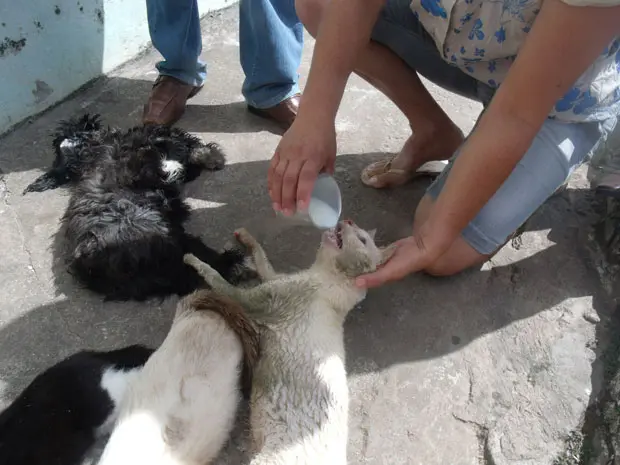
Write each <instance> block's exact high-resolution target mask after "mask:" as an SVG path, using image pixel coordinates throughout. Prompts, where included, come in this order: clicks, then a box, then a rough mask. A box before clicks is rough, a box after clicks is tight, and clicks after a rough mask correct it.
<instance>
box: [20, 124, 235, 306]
mask: <svg viewBox="0 0 620 465" xmlns="http://www.w3.org/2000/svg"><path fill="white" fill-rule="evenodd" d="M53 146H54V151H55V153H56V158H55V160H54V163H53V165H52V167H51V169H50V170H49V171H48V172H47V173H45V174H43V175H41V176H40V177H39V178H38V179H36V180H35V181H34V182H33V183H32V184H30V185H29V186H28V187H27V188H26V189H25V190H24V194H25V193H27V192H41V191H45V190H48V189H54V188H56V187H59V186H61V185H64V184H70V185H71V197H70V200H69V205H68V207H67V210H66V211H65V214H64V215H63V218H62V229H61V232H60V233H59V234H61V235H62V238H63V250H62V254H63V255H64V258H65V259H66V261H67V264H68V268H69V271H70V273H71V274H72V275H73V276H74V277H75V278H77V280H78V281H79V282H80V283H81V284H83V285H84V286H86V287H87V288H88V289H90V290H91V291H94V292H97V293H99V294H102V295H103V296H104V297H105V299H106V300H138V301H142V300H146V299H149V298H151V297H160V298H165V297H168V296H169V295H171V294H178V295H186V294H189V293H191V292H192V291H194V290H196V289H197V288H198V287H199V285H201V284H202V283H203V281H202V279H201V278H200V277H199V276H198V275H197V274H196V272H195V271H194V270H193V269H191V268H190V267H188V266H186V265H185V264H184V263H183V255H184V254H186V253H193V254H195V255H197V256H199V257H200V258H201V260H204V261H206V262H207V263H210V264H211V265H212V266H213V267H214V268H215V269H217V270H218V271H219V272H220V273H222V274H223V276H225V277H226V279H230V280H232V281H233V282H237V280H238V279H242V276H243V275H244V273H245V272H246V270H245V268H244V267H243V265H242V262H243V254H241V253H239V251H236V250H226V251H224V252H223V253H219V252H218V251H216V250H214V249H212V248H210V247H207V246H206V245H205V244H204V243H203V242H202V241H201V240H200V239H199V238H198V237H195V236H192V235H191V234H188V233H187V232H186V231H185V228H184V223H185V221H186V220H187V219H188V217H189V215H190V208H189V206H188V205H187V204H186V203H185V201H184V200H183V199H182V198H181V187H182V185H183V184H185V183H187V182H190V181H192V180H194V179H196V178H197V177H198V176H199V175H200V174H201V173H202V171H204V170H209V171H217V170H221V169H223V168H224V165H225V156H224V153H223V151H222V149H221V147H220V146H219V145H218V144H216V143H213V142H211V143H208V144H204V143H203V142H202V141H201V140H200V139H199V138H197V137H195V136H193V135H191V134H189V133H187V132H185V131H183V130H182V129H179V128H169V127H166V126H137V127H134V128H131V129H129V130H127V131H121V130H120V129H116V128H104V127H102V126H101V123H100V121H99V116H98V115H95V116H92V117H91V116H89V115H84V116H82V117H81V118H79V119H72V120H69V121H66V122H62V123H61V124H60V126H59V128H58V129H57V131H56V134H55V137H54V140H53Z"/></svg>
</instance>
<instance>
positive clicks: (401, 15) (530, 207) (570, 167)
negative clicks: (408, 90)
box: [372, 0, 618, 255]
mask: <svg viewBox="0 0 620 465" xmlns="http://www.w3.org/2000/svg"><path fill="white" fill-rule="evenodd" d="M410 4H411V0H388V1H387V4H386V5H385V7H384V9H383V11H382V13H381V15H380V17H379V19H378V21H377V23H376V25H375V27H374V30H373V34H372V39H373V40H374V41H375V42H378V43H380V44H382V45H384V46H385V47H387V48H389V49H390V50H391V51H392V52H394V53H395V54H396V55H398V56H399V57H400V58H401V59H402V60H403V61H404V62H405V63H407V64H408V65H409V66H410V67H411V68H412V69H414V70H416V71H417V72H418V73H419V74H421V75H422V76H424V77H426V78H427V79H428V80H429V81H432V82H434V83H435V84H437V85H438V86H441V87H443V88H444V89H446V90H449V91H451V92H454V93H457V94H460V95H462V96H465V97H468V98H470V99H473V100H477V101H479V102H481V103H482V104H483V105H484V106H485V107H486V106H487V105H488V104H489V102H490V101H491V99H492V98H493V93H494V89H492V88H491V87H489V86H487V85H486V84H485V83H483V82H479V81H477V80H476V79H474V78H473V77H471V76H469V75H467V74H465V73H464V72H462V71H461V70H459V69H458V68H456V67H454V66H451V65H450V64H448V63H447V62H446V61H445V60H444V59H443V58H442V57H441V55H440V53H439V51H438V50H437V47H436V46H435V42H434V41H433V38H432V37H431V36H430V34H429V33H428V32H427V31H426V30H425V29H424V28H423V27H422V25H421V24H420V22H419V21H418V19H417V18H416V17H415V15H414V14H413V12H412V10H411V8H410ZM617 119H618V118H616V117H612V118H610V119H608V120H606V121H602V122H592V123H563V122H561V121H558V120H553V119H547V120H546V121H545V123H544V124H543V126H542V128H541V129H540V131H539V132H538V134H537V135H536V137H535V139H534V141H533V142H532V145H531V146H530V148H529V150H528V151H527V152H526V154H525V155H524V157H523V158H522V159H521V160H520V161H519V163H518V164H517V166H516V167H515V169H514V170H513V171H512V173H511V174H510V176H509V177H508V179H506V181H505V182H504V183H503V184H502V186H501V187H500V188H499V189H498V190H497V192H496V193H495V194H494V195H493V197H491V199H490V200H489V201H488V202H487V204H486V205H485V206H484V207H483V208H482V210H480V212H479V213H478V214H477V215H476V217H475V218H474V219H473V220H472V221H471V223H469V224H468V225H467V226H466V227H465V229H463V231H462V232H461V236H462V237H463V239H464V240H465V241H466V242H467V243H468V244H469V245H470V246H471V247H472V248H473V249H475V250H476V251H477V252H479V253H480V254H483V255H487V254H491V253H493V252H495V251H496V250H497V249H498V248H500V247H501V246H502V245H503V244H504V243H505V242H506V240H507V239H508V238H509V236H510V235H511V234H512V233H513V232H514V231H515V230H517V229H518V227H519V226H520V225H522V224H523V223H524V222H525V221H526V220H527V219H528V218H529V217H530V215H532V213H534V212H535V211H536V210H537V209H538V207H540V206H541V205H542V204H543V203H544V202H545V201H546V200H547V199H548V198H549V197H550V196H551V195H553V193H554V192H555V191H556V190H557V189H558V187H560V186H561V185H562V184H563V183H564V182H566V181H567V179H568V178H569V176H570V175H571V174H572V173H573V171H574V170H575V169H576V168H577V167H579V166H580V165H581V164H582V163H584V162H587V161H588V160H589V159H590V158H591V157H592V156H593V155H594V154H595V153H596V152H597V150H599V149H600V148H601V147H602V146H604V144H605V142H606V141H607V139H608V137H609V135H610V134H612V132H613V131H614V129H615V127H616V125H617ZM499 137H501V135H500V136H499ZM458 155H459V151H458V150H457V152H456V153H455V154H454V155H453V156H452V158H451V159H450V162H449V164H448V166H447V167H446V168H445V169H444V170H443V172H442V173H441V174H440V175H439V177H438V178H437V179H436V180H435V181H434V182H433V183H432V184H431V185H430V187H429V188H428V191H427V193H428V195H429V196H430V197H431V198H432V199H433V200H436V199H437V197H439V195H440V194H441V191H442V189H443V187H444V185H445V183H446V181H447V179H448V176H449V175H450V171H451V169H452V166H453V164H454V161H455V160H456V158H457V157H458ZM463 195H467V193H466V192H464V193H463Z"/></svg>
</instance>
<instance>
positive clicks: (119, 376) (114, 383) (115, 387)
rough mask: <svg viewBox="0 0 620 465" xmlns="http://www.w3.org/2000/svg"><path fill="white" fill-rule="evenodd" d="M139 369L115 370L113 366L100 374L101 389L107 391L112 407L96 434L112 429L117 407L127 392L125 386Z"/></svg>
mask: <svg viewBox="0 0 620 465" xmlns="http://www.w3.org/2000/svg"><path fill="white" fill-rule="evenodd" d="M139 371H140V368H134V369H132V370H116V369H114V368H111V367H110V368H106V369H105V371H104V372H103V375H102V376H101V389H102V390H103V391H105V392H107V393H108V395H109V396H110V399H112V403H113V404H114V409H113V411H112V413H111V414H110V416H109V417H108V418H106V420H105V421H104V422H103V423H102V424H101V426H99V428H98V434H108V433H110V431H111V430H112V425H113V424H114V422H115V421H116V418H117V417H118V408H119V405H120V403H121V401H122V400H123V397H124V395H125V392H127V386H128V385H129V382H130V381H131V380H132V379H133V377H134V376H135V374H136V373H138V372H139Z"/></svg>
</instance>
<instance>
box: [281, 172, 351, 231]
mask: <svg viewBox="0 0 620 465" xmlns="http://www.w3.org/2000/svg"><path fill="white" fill-rule="evenodd" d="M341 213H342V196H341V194H340V188H339V187H338V183H337V182H336V180H335V179H334V178H333V177H332V176H330V175H329V174H326V173H322V174H319V176H318V177H317V179H316V181H315V183H314V187H313V189H312V193H311V194H310V204H309V205H308V210H307V211H306V212H300V211H297V212H296V213H295V214H294V215H293V216H289V217H285V218H287V219H289V220H292V222H296V223H306V224H308V223H310V224H312V225H313V226H314V227H316V228H318V229H330V228H334V227H335V226H336V225H337V224H338V220H339V219H340V215H341ZM279 215H280V216H283V217H284V215H283V214H282V213H279Z"/></svg>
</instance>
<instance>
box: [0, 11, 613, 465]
mask: <svg viewBox="0 0 620 465" xmlns="http://www.w3.org/2000/svg"><path fill="white" fill-rule="evenodd" d="M203 30H204V52H203V57H204V58H205V59H206V60H207V61H208V63H209V78H208V82H207V84H206V86H205V89H204V90H203V92H202V93H200V94H199V95H198V96H197V97H196V98H194V99H193V100H191V104H190V106H189V107H188V109H187V113H186V115H185V117H184V118H183V119H182V121H181V122H180V123H179V124H180V125H181V126H182V127H184V128H186V129H188V130H190V131H192V132H195V133H197V134H199V135H200V136H202V137H204V138H205V139H206V140H216V141H218V142H220V143H222V144H223V145H224V147H225V148H227V150H228V152H229V156H230V162H229V165H228V167H227V168H226V169H224V170H223V171H221V172H217V173H207V174H205V175H204V176H203V177H201V178H200V179H199V180H197V181H195V182H194V183H192V184H191V185H190V186H188V189H187V195H188V197H189V198H190V199H191V202H192V205H193V206H194V214H193V217H192V219H191V220H190V223H189V229H190V230H191V231H193V232H195V233H198V234H200V235H201V236H202V237H203V238H204V239H205V240H206V241H207V242H208V243H210V244H213V245H216V246H221V245H223V244H224V243H225V242H226V241H228V240H230V237H231V234H232V231H233V230H234V229H235V228H238V227H240V226H245V227H246V228H248V229H249V230H250V231H251V232H252V233H254V234H255V235H256V236H257V237H258V238H259V240H261V241H262V242H263V244H264V245H265V248H266V250H267V252H268V254H269V255H270V256H271V257H272V259H273V262H274V264H275V265H276V266H277V267H278V268H280V269H282V270H293V269H296V268H300V267H303V266H305V265H307V264H309V262H310V260H311V259H312V257H313V254H314V250H315V246H314V245H313V243H315V242H316V241H317V240H318V232H316V231H312V230H307V229H305V228H303V227H293V226H290V225H289V224H287V223H283V222H278V221H276V220H275V219H274V218H273V215H272V212H271V209H270V202H269V200H268V196H267V192H266V182H265V181H266V171H267V165H268V160H269V159H270V157H271V155H272V153H273V150H274V148H275V146H276V144H277V142H278V140H279V135H278V134H277V130H276V129H275V128H274V127H272V126H270V125H268V124H267V123H264V122H263V121H262V120H260V119H257V118H256V117H254V116H252V115H250V114H249V113H248V112H247V111H246V109H245V106H244V103H243V99H242V96H241V94H240V88H241V84H242V79H243V75H242V71H241V68H240V66H239V58H238V55H239V43H238V40H237V12H236V10H235V9H234V8H233V9H229V10H226V11H224V12H221V13H217V14H213V15H211V16H210V17H208V18H206V20H205V22H204V29H203ZM311 53H312V43H311V41H310V40H308V42H307V46H306V48H305V55H304V61H303V66H302V69H301V70H300V73H301V76H302V79H303V78H304V77H305V76H306V74H307V70H308V66H309V61H310V56H311ZM157 60H158V56H157V54H156V53H155V52H153V51H150V52H148V53H147V54H145V55H143V56H141V57H139V58H137V59H136V60H135V61H133V62H131V63H129V64H127V65H126V66H124V67H122V69H120V70H118V71H116V72H114V73H113V74H112V75H111V76H110V77H109V78H108V79H104V80H100V81H98V82H96V83H94V84H93V85H92V86H90V87H89V88H87V89H84V90H82V91H80V92H78V93H77V94H76V95H75V96H74V97H73V98H71V99H69V100H68V101H66V102H64V103H62V104H61V105H59V106H58V107H56V108H54V109H52V110H51V111H49V112H47V113H46V114H44V115H43V116H41V117H39V118H37V119H34V120H33V121H31V122H29V123H26V124H24V125H22V126H21V127H19V128H18V129H17V130H15V131H14V132H12V133H11V134H8V135H7V136H6V137H5V138H3V139H1V140H0V147H1V150H0V169H1V170H2V171H1V172H0V173H2V174H1V175H0V176H1V177H0V237H1V238H2V247H1V248H0V295H2V299H1V301H0V396H1V399H2V400H3V401H4V402H8V401H9V400H10V399H12V398H13V397H14V396H15V395H16V394H17V393H18V392H19V391H20V390H21V389H23V388H24V387H25V386H26V384H27V383H28V382H29V381H30V380H31V379H32V378H33V377H34V376H35V375H36V374H37V373H39V372H40V371H41V370H43V369H44V368H45V367H47V366H49V365H50V364H52V363H54V362H56V361H58V360H60V359H61V358H63V357H65V356H67V355H69V354H71V353H73V352H75V351H77V350H79V349H82V348H95V349H112V348H117V347H120V346H124V345H128V344H133V343H137V342H142V343H147V344H150V345H152V346H157V345H158V344H159V343H160V342H161V341H162V339H163V338H164V337H165V335H166V332H167V330H168V328H169V324H170V320H171V316H172V312H173V309H174V306H175V303H176V299H173V298H171V299H169V300H167V301H165V302H164V303H163V304H161V305H159V304H157V303H150V304H148V303H147V304H137V303H126V304H117V303H103V302H102V301H101V299H100V298H99V297H97V296H95V295H93V294H90V293H89V292H87V291H85V290H82V289H80V288H78V287H77V286H76V285H75V284H74V282H73V280H72V279H71V277H70V276H69V275H68V274H67V273H66V270H65V269H64V268H63V266H62V263H59V262H58V260H57V259H56V258H55V250H56V246H55V244H56V242H57V239H56V238H55V234H56V232H57V230H58V220H59V218H60V216H61V214H62V213H63V210H64V208H65V205H66V203H67V193H66V191H63V190H57V191H49V192H45V193H42V194H32V195H28V196H21V191H22V189H23V188H24V187H25V186H26V185H27V184H28V183H29V182H30V181H32V180H33V179H34V178H35V177H36V176H37V175H38V174H39V173H40V172H41V171H42V170H44V169H45V168H47V167H48V166H49V165H50V163H51V161H52V158H53V154H52V150H51V147H50V137H49V134H50V131H51V130H52V129H53V128H54V126H55V125H56V123H57V122H58V121H59V120H61V119H63V118H67V117H70V116H72V115H77V114H81V113H83V112H99V113H101V114H102V116H103V118H104V120H105V121H106V122H108V123H110V124H113V125H117V126H121V127H127V126H130V125H133V124H137V123H138V122H139V120H140V115H141V111H142V105H143V103H144V102H145V100H146V98H147V95H148V93H149V90H150V86H151V83H152V81H153V80H154V79H155V77H156V74H155V70H154V63H155V62H156V61H157ZM432 92H433V94H434V95H435V96H436V97H437V99H438V100H439V102H440V103H441V105H442V106H443V107H444V108H445V109H446V110H447V111H448V113H449V114H450V115H452V116H453V118H454V120H455V121H456V122H457V123H458V124H459V125H460V126H461V127H462V128H463V129H464V130H465V131H469V130H470V129H471V128H472V126H473V123H474V121H475V119H476V117H477V115H478V113H479V111H480V106H479V105H478V104H476V103H474V102H471V101H469V100H465V99H462V98H458V97H456V96H453V95H450V94H447V93H446V92H444V91H442V90H440V89H437V88H436V87H432ZM337 129H338V138H339V156H338V161H337V164H338V170H337V174H336V177H337V179H338V182H339V183H340V186H341V188H342V191H343V196H344V199H343V200H344V215H345V216H349V217H352V218H354V219H355V220H356V221H357V222H358V223H360V224H361V225H363V226H365V227H368V228H373V227H377V228H378V238H379V240H380V241H381V242H383V243H387V242H389V241H392V240H394V239H397V238H400V237H402V236H404V235H406V234H408V233H409V232H410V228H411V222H412V218H413V212H414V209H415V206H416V203H417V202H418V201H419V199H420V198H421V196H422V195H423V193H424V190H425V188H426V187H427V185H428V182H429V181H428V180H419V181H416V182H414V183H412V184H411V185H409V186H406V187H404V188H400V189H397V190H394V191H375V190H372V189H368V188H365V187H363V185H362V184H361V183H360V181H359V172H360V170H361V169H362V168H363V167H364V166H365V165H366V164H367V163H369V162H370V161H372V160H376V159H379V158H381V157H384V156H386V154H390V153H393V152H394V151H396V150H398V149H399V147H400V146H401V145H402V143H403V141H404V140H405V138H406V137H407V135H408V128H407V125H406V123H405V120H404V118H403V117H402V116H401V115H400V114H399V112H398V111H397V110H396V108H395V107H394V106H393V105H392V104H391V103H390V102H389V101H388V100H387V99H386V98H384V97H383V96H382V95H381V94H379V93H378V92H377V91H375V90H374V89H372V88H371V87H370V86H368V85H367V84H366V83H364V82H363V81H362V80H360V79H358V78H352V79H351V80H350V82H349V85H348V88H347V92H346V95H345V98H344V101H343V105H342V109H341V111H340V114H339V117H338V122H337ZM586 185H587V183H586V181H585V176H584V173H583V171H582V170H580V171H579V172H577V173H576V174H575V176H574V177H573V179H572V180H571V184H570V186H569V189H568V190H567V191H566V192H564V193H562V194H561V195H558V196H556V197H554V198H552V199H550V200H549V201H548V202H547V203H546V204H545V205H544V206H543V207H542V208H541V210H540V211H539V212H538V213H537V214H536V215H535V216H534V217H533V218H532V220H531V221H529V222H528V224H527V227H526V231H525V232H524V233H523V234H522V236H520V237H519V238H518V239H516V240H513V241H512V242H511V243H509V244H508V245H507V246H506V247H505V248H504V249H503V250H502V251H501V252H500V253H499V254H498V255H497V256H496V257H495V258H493V260H492V261H491V262H489V263H487V264H485V265H484V266H483V267H482V269H480V270H476V271H472V272H468V273H465V274H463V275H461V276H458V277H454V278H449V279H433V278H430V277H426V276H422V275H418V276H412V277H409V278H407V279H405V280H404V281H402V282H400V283H397V284H393V285H390V286H386V287H384V288H381V289H378V290H373V291H372V292H370V294H369V295H368V297H367V299H366V300H365V301H364V302H363V304H362V305H361V306H360V307H359V308H358V309H356V310H355V311H353V312H352V313H351V315H350V317H349V319H348V321H347V323H346V333H345V337H346V346H347V351H348V354H347V357H348V360H347V363H348V371H349V386H350V391H351V403H350V434H349V458H350V460H349V461H350V463H352V464H394V465H397V464H416V465H474V464H496V465H505V464H506V465H507V464H511V465H512V464H514V465H516V464H518V465H534V464H536V465H538V464H552V463H553V462H554V460H555V459H556V457H557V456H558V454H561V453H562V451H563V450H564V448H565V440H566V439H567V438H568V437H569V434H570V433H571V431H573V430H579V429H580V428H581V422H582V421H583V418H584V414H585V411H586V407H587V406H588V404H589V402H591V401H593V400H594V399H595V398H596V395H597V393H598V391H599V389H600V386H601V382H602V380H603V370H602V368H601V367H600V366H599V365H600V364H599V363H598V362H597V360H598V359H597V356H598V355H599V354H600V353H601V352H602V351H603V350H604V349H605V347H606V341H607V340H608V339H609V336H610V329H609V328H610V321H611V319H610V315H611V313H612V310H613V306H612V304H611V301H610V300H609V299H608V298H607V296H606V295H607V294H606V293H605V292H604V290H603V288H602V286H601V285H600V284H599V279H598V275H597V273H596V270H595V269H594V267H593V266H591V265H590V255H589V253H588V248H587V234H588V231H589V227H590V224H591V223H592V221H593V213H592V209H591V208H590V200H591V198H590V197H591V196H590V194H589V192H588V191H587V190H586ZM242 430H243V428H242V427H241V426H240V427H239V431H238V432H237V433H236V434H235V437H234V438H233V439H232V441H231V443H230V444H229V446H228V447H227V449H226V451H225V452H224V454H223V456H222V458H221V459H220V461H219V462H218V463H219V464H237V463H241V462H240V460H241V459H240V457H241V456H243V453H244V450H245V441H244V439H243V434H242Z"/></svg>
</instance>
